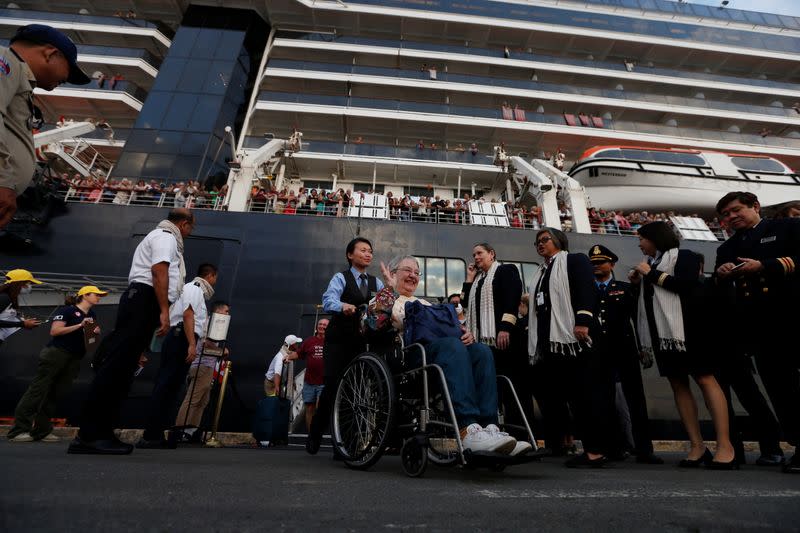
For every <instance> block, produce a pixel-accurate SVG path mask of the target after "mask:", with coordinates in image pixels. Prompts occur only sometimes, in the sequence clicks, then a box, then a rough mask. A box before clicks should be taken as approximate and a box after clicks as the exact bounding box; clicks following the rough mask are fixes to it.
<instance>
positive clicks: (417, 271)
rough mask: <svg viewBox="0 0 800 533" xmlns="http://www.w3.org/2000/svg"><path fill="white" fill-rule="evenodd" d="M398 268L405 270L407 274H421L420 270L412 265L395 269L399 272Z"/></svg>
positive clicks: (418, 275)
mask: <svg viewBox="0 0 800 533" xmlns="http://www.w3.org/2000/svg"><path fill="white" fill-rule="evenodd" d="M398 270H400V271H402V272H405V273H407V274H414V275H415V276H417V277H420V275H421V274H420V272H419V270H414V269H413V268H411V267H403V268H396V269H395V270H394V271H395V272H397V271H398Z"/></svg>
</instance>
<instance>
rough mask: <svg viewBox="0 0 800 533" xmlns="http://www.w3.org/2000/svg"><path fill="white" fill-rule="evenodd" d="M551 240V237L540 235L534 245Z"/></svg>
mask: <svg viewBox="0 0 800 533" xmlns="http://www.w3.org/2000/svg"><path fill="white" fill-rule="evenodd" d="M552 240H553V238H552V237H542V238H541V239H537V240H536V246H539V245H540V244H546V243H548V242H550V241H552Z"/></svg>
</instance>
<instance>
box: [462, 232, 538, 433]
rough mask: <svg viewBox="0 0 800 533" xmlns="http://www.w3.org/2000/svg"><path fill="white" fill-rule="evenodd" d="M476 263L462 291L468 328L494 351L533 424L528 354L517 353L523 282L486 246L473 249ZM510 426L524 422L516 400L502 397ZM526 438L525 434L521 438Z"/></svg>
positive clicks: (500, 371)
mask: <svg viewBox="0 0 800 533" xmlns="http://www.w3.org/2000/svg"><path fill="white" fill-rule="evenodd" d="M472 259H473V261H474V262H473V263H472V264H470V265H469V267H468V268H467V279H466V282H465V283H464V285H463V287H462V293H461V303H462V305H463V306H464V307H465V308H466V316H467V321H466V324H465V325H466V327H467V330H469V332H470V333H472V335H473V337H475V339H476V342H481V343H483V344H486V345H487V346H489V347H490V348H491V349H492V354H493V355H494V365H495V370H496V372H497V374H501V375H504V376H507V377H508V378H509V379H511V382H512V383H513V384H514V389H515V390H516V392H517V395H518V396H519V400H520V403H521V404H522V406H523V410H524V411H525V417H526V418H527V419H528V420H533V396H532V395H531V391H530V387H529V384H528V380H527V379H525V374H526V372H525V370H526V367H527V357H526V354H524V353H520V352H517V351H516V350H513V346H514V345H516V342H515V339H513V336H514V335H515V333H516V324H517V313H518V312H519V302H520V298H521V297H522V279H521V278H520V275H519V271H518V270H517V267H516V266H515V265H513V264H505V265H501V264H500V263H499V262H498V261H497V253H496V252H495V250H494V248H493V247H492V246H491V245H490V244H489V243H486V242H483V243H480V244H476V245H475V246H474V247H473V248H472ZM500 402H501V403H502V404H503V405H504V407H505V409H504V411H505V415H506V422H507V423H509V424H512V425H515V426H518V427H520V428H521V427H523V424H522V418H521V417H520V416H518V412H519V410H518V409H517V406H516V403H515V402H514V401H513V399H511V398H509V397H508V396H503V395H502V388H501V397H500ZM517 436H518V437H520V438H523V437H525V436H526V435H524V434H523V433H520V434H518V435H517Z"/></svg>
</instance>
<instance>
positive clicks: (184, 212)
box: [167, 208, 194, 224]
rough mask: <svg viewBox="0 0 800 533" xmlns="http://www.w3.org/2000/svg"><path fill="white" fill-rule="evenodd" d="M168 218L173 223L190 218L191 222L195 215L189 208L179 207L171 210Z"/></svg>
mask: <svg viewBox="0 0 800 533" xmlns="http://www.w3.org/2000/svg"><path fill="white" fill-rule="evenodd" d="M167 220H169V221H170V222H172V223H173V224H175V223H177V222H183V221H184V220H188V221H189V222H194V215H193V214H192V212H191V211H189V210H188V209H185V208H177V209H172V210H170V212H169V214H168V215H167Z"/></svg>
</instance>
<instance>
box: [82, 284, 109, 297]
mask: <svg viewBox="0 0 800 533" xmlns="http://www.w3.org/2000/svg"><path fill="white" fill-rule="evenodd" d="M86 294H97V295H98V296H105V295H106V294H108V291H101V290H100V289H98V288H97V287H95V286H94V285H86V286H85V287H81V290H79V291H78V296H84V295H86Z"/></svg>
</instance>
